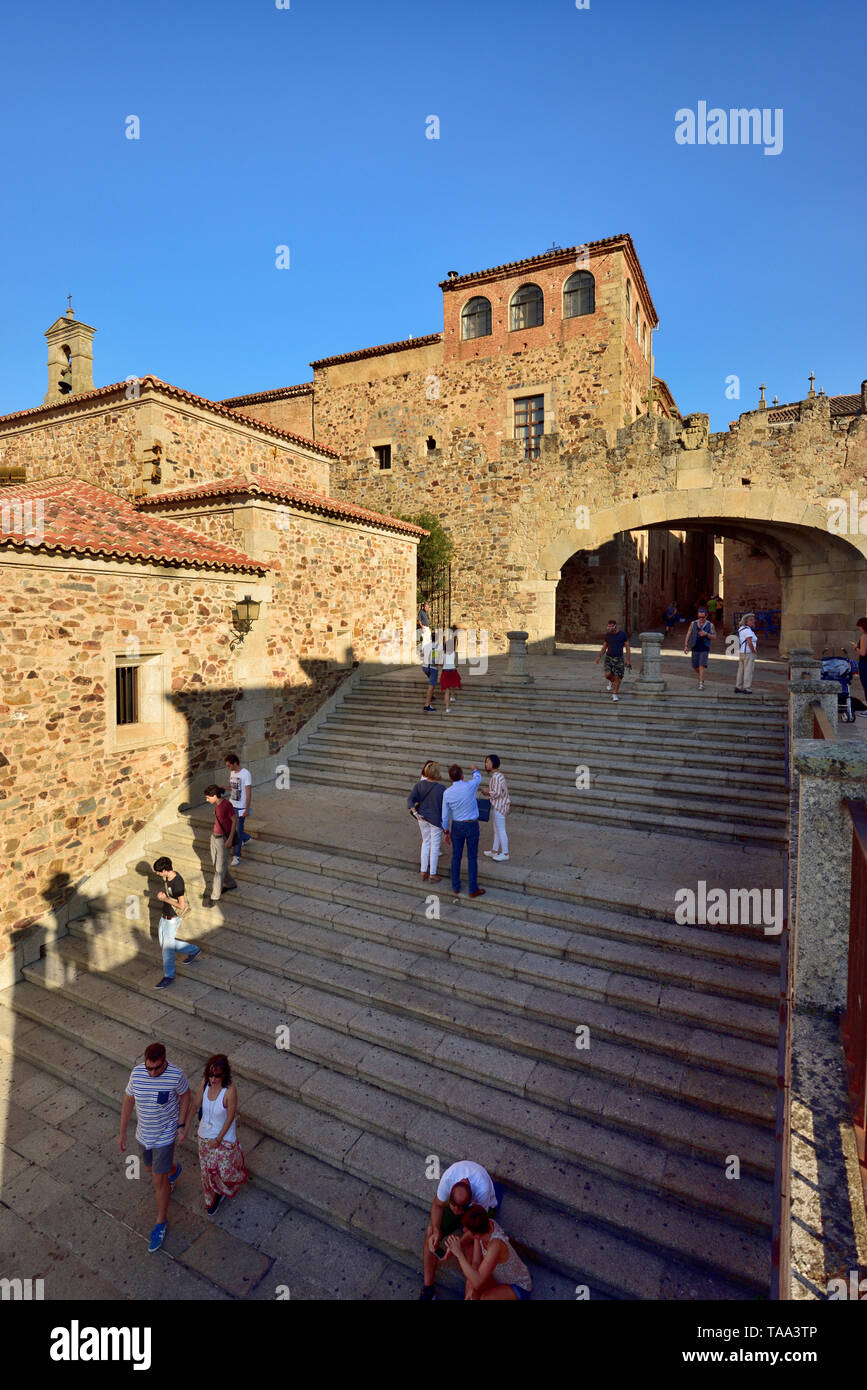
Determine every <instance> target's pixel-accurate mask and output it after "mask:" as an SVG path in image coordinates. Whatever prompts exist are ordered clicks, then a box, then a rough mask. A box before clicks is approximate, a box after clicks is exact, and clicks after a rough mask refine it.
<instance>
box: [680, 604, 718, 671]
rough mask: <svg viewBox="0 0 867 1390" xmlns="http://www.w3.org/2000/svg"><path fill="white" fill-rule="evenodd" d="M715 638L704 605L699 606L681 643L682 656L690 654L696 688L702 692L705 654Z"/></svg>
mask: <svg viewBox="0 0 867 1390" xmlns="http://www.w3.org/2000/svg"><path fill="white" fill-rule="evenodd" d="M715 637H716V628H715V627H714V625H713V623H712V622H711V621H710V619H709V618H708V615H707V608H706V607H705V605H704V604H699V609H698V614H697V616H696V617H695V618H693V620H692V622H691V623H690V625H689V627H688V628H687V630H686V637H685V638H684V643H683V654H684V656H686V654H687V652H688V651H691V652H692V669H693V670H694V671H695V673H696V675H697V676H698V688H699V690H704V678H705V675H706V673H707V654H708V652H709V651H710V644H711V642H712V641H713V639H714V638H715Z"/></svg>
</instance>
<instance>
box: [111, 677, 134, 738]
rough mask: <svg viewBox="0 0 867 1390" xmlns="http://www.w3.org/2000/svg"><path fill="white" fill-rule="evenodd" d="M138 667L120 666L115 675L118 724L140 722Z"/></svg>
mask: <svg viewBox="0 0 867 1390" xmlns="http://www.w3.org/2000/svg"><path fill="white" fill-rule="evenodd" d="M138 672H139V668H138V667H137V666H118V667H117V668H116V669H115V673H114V683H115V699H116V705H115V708H116V710H117V722H118V724H119V725H120V724H137V723H138V722H139V713H138V711H139V686H138Z"/></svg>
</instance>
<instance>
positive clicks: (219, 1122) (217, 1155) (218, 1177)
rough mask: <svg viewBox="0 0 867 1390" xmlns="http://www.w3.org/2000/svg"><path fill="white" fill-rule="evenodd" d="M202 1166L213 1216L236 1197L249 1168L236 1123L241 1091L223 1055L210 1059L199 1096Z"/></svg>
mask: <svg viewBox="0 0 867 1390" xmlns="http://www.w3.org/2000/svg"><path fill="white" fill-rule="evenodd" d="M196 1110H197V1111H198V1114H199V1164H200V1166H201V1169H202V1188H203V1190H204V1193H205V1207H206V1209H207V1212H208V1215H209V1216H212V1215H213V1213H214V1212H215V1211H216V1210H217V1207H218V1206H219V1205H220V1203H221V1202H222V1200H223V1198H224V1197H234V1196H235V1193H236V1192H237V1191H238V1189H239V1188H240V1187H241V1186H242V1185H243V1184H244V1183H245V1182H246V1181H247V1168H246V1165H245V1163H244V1155H243V1152H242V1150H241V1145H240V1144H239V1143H238V1136H237V1134H236V1132H235V1121H236V1118H237V1114H238V1092H237V1089H236V1087H235V1083H234V1081H233V1080H232V1069H231V1067H230V1066H229V1059H228V1057H225V1056H224V1055H223V1054H222V1053H217V1054H216V1056H214V1057H209V1058H208V1060H207V1062H206V1063H205V1072H204V1076H203V1077H202V1084H201V1086H200V1087H199V1094H198V1096H197V1097H196Z"/></svg>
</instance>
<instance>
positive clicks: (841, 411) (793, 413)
mask: <svg viewBox="0 0 867 1390" xmlns="http://www.w3.org/2000/svg"><path fill="white" fill-rule="evenodd" d="M817 399H818V397H817ZM828 399H829V401H830V403H831V419H832V420H836V419H838V418H839V417H840V416H841V415H859V414H860V413H861V393H860V392H855V393H854V394H852V393H849V394H846V395H842V396H829V397H828ZM800 418H801V402H800V401H787V402H786V403H785V404H784V405H772V406H769V407H768V422H769V424H772V425H782V424H785V423H786V421H788V420H800Z"/></svg>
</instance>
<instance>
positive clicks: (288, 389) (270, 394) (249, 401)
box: [219, 381, 313, 410]
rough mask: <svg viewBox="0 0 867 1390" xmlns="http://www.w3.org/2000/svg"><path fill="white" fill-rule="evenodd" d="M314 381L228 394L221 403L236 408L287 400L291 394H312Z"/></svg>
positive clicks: (232, 408)
mask: <svg viewBox="0 0 867 1390" xmlns="http://www.w3.org/2000/svg"><path fill="white" fill-rule="evenodd" d="M312 394H313V382H312V381H302V382H301V384H300V385H299V386H279V387H278V388H277V390H276V391H254V392H253V393H252V395H249V396H227V397H226V399H225V400H224V401H220V402H219V404H220V405H227V406H228V407H229V409H230V410H234V409H235V407H236V406H239V405H256V404H258V402H259V401H285V400H287V399H288V398H289V397H290V396H312Z"/></svg>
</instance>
